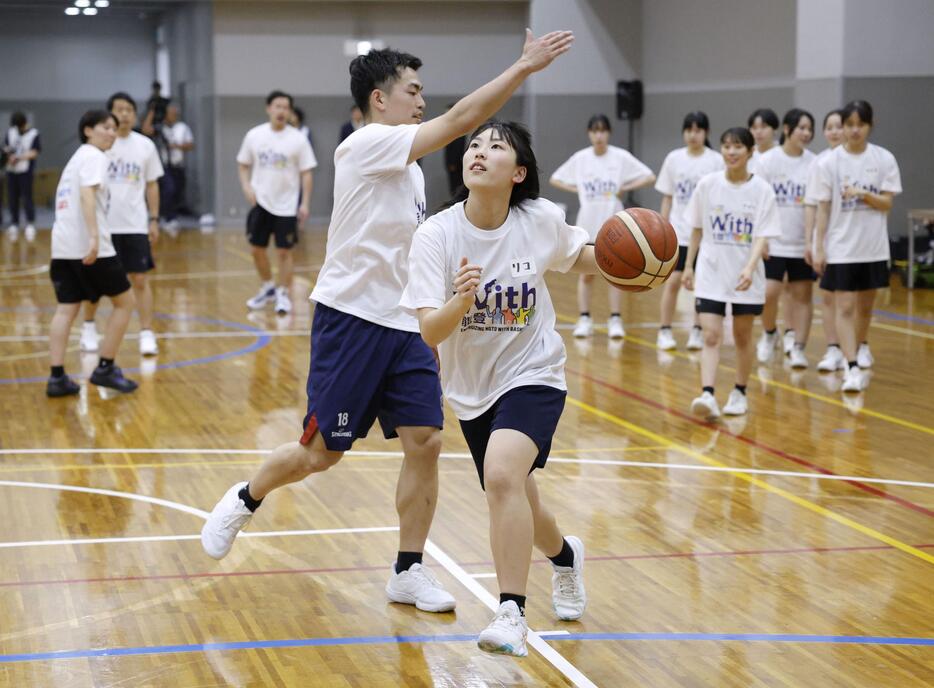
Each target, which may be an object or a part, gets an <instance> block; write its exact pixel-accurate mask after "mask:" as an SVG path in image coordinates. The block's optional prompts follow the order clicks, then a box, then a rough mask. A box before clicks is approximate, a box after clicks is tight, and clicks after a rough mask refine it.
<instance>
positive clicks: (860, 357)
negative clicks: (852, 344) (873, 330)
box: [856, 344, 876, 368]
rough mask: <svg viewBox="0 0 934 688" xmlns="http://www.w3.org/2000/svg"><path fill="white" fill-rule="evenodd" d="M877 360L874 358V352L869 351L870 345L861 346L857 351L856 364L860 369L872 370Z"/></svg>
mask: <svg viewBox="0 0 934 688" xmlns="http://www.w3.org/2000/svg"><path fill="white" fill-rule="evenodd" d="M875 360H876V359H874V358H873V357H872V352H871V351H870V350H869V345H868V344H860V345H859V348H858V349H857V350H856V363H857V365H859V367H860V368H872V364H873V363H875Z"/></svg>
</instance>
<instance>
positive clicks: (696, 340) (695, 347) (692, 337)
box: [688, 325, 704, 351]
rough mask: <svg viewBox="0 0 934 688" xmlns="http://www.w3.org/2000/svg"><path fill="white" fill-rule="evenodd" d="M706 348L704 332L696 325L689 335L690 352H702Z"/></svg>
mask: <svg viewBox="0 0 934 688" xmlns="http://www.w3.org/2000/svg"><path fill="white" fill-rule="evenodd" d="M703 348H704V330H702V329H701V328H700V327H697V326H696V325H695V326H694V327H692V328H691V334H689V335H688V351H700V350H701V349H703Z"/></svg>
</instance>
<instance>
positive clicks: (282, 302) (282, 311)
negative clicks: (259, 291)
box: [276, 287, 292, 315]
mask: <svg viewBox="0 0 934 688" xmlns="http://www.w3.org/2000/svg"><path fill="white" fill-rule="evenodd" d="M291 312H292V300H291V299H290V298H289V290H288V289H286V288H285V287H276V313H278V314H279V315H286V314H288V313H291Z"/></svg>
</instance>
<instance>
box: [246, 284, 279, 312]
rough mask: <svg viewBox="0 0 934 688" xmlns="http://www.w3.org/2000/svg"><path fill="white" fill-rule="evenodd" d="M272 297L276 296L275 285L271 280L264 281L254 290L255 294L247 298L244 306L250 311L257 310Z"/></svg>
mask: <svg viewBox="0 0 934 688" xmlns="http://www.w3.org/2000/svg"><path fill="white" fill-rule="evenodd" d="M274 298H276V285H274V284H273V283H272V282H266V283H264V284H263V286H261V287H260V288H259V291H258V292H256V296H254V297H253V298H251V299H249V300H247V302H246V307H247V308H249V309H250V310H251V311H258V310H259V309H261V308H262V307H263V306H265V305H266V304H267V303H269V302H270V301H272V300H273V299H274Z"/></svg>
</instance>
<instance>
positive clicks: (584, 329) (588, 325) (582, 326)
mask: <svg viewBox="0 0 934 688" xmlns="http://www.w3.org/2000/svg"><path fill="white" fill-rule="evenodd" d="M573 334H574V336H575V337H592V336H593V318H591V317H590V316H589V315H582V316H581V317H580V318H578V320H577V324H576V325H575V326H574V333H573Z"/></svg>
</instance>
